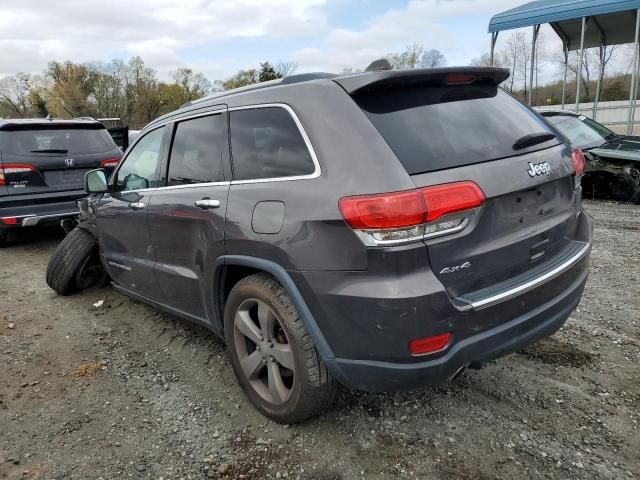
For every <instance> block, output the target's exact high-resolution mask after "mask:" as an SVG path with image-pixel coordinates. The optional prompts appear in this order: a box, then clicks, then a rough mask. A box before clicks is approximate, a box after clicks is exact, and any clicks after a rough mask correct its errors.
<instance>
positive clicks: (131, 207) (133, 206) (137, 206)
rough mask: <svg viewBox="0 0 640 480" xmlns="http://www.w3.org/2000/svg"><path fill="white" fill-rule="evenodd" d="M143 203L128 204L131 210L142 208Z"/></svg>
mask: <svg viewBox="0 0 640 480" xmlns="http://www.w3.org/2000/svg"><path fill="white" fill-rule="evenodd" d="M144 206H145V205H144V203H142V202H132V203H130V204H129V208H130V209H131V210H142V209H143V208H144Z"/></svg>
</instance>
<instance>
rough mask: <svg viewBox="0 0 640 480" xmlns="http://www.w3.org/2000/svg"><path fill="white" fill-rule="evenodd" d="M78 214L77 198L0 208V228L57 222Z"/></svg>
mask: <svg viewBox="0 0 640 480" xmlns="http://www.w3.org/2000/svg"><path fill="white" fill-rule="evenodd" d="M79 214H80V211H79V208H78V204H77V200H69V201H64V202H56V203H39V204H35V205H24V206H17V207H7V208H0V230H11V229H16V228H22V227H33V226H36V225H42V224H46V223H57V222H58V221H60V220H64V219H66V218H74V217H77V216H78V215H79Z"/></svg>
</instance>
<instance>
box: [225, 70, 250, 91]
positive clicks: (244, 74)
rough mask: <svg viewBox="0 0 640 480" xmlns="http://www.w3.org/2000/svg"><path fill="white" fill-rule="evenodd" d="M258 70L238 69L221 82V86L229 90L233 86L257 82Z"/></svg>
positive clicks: (237, 86)
mask: <svg viewBox="0 0 640 480" xmlns="http://www.w3.org/2000/svg"><path fill="white" fill-rule="evenodd" d="M258 80H259V77H258V71H257V70H256V69H253V68H252V69H250V70H240V71H239V72H238V73H236V74H235V75H234V76H233V77H231V78H229V79H227V80H225V81H224V82H222V87H223V88H224V89H225V90H231V89H233V88H239V87H244V86H247V85H251V84H254V83H258Z"/></svg>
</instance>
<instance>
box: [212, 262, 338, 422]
mask: <svg viewBox="0 0 640 480" xmlns="http://www.w3.org/2000/svg"><path fill="white" fill-rule="evenodd" d="M224 329H225V340H226V344H227V351H228V352H229V357H230V358H231V364H232V366H233V370H234V372H235V374H236V377H237V378H238V381H239V382H240V385H241V386H242V389H243V390H244V392H245V394H246V395H247V397H249V400H250V401H251V403H252V404H253V405H254V406H255V407H256V409H257V410H258V411H260V412H261V413H262V414H264V415H266V416H267V417H269V418H271V419H273V420H275V421H276V422H279V423H287V424H291V423H298V422H301V421H303V420H306V419H308V418H310V417H313V416H315V415H317V414H319V413H320V412H322V411H323V410H325V409H327V408H328V407H329V406H331V405H332V404H333V403H334V402H335V400H336V398H337V395H338V388H339V386H338V384H337V382H336V381H335V380H334V379H333V377H332V376H331V374H330V373H329V371H328V370H327V367H326V365H325V364H324V362H323V361H322V360H321V359H320V355H319V354H318V351H317V350H316V348H315V346H314V345H313V342H312V341H311V338H310V337H309V334H308V333H307V332H306V330H305V328H304V325H303V322H302V319H301V318H300V315H299V314H298V312H297V310H296V308H295V306H294V305H293V303H292V302H291V299H290V298H289V296H288V295H287V293H286V292H285V290H284V288H282V286H281V285H280V284H279V283H278V282H277V281H276V280H275V279H273V278H272V277H270V276H269V275H266V274H263V273H261V274H256V275H251V276H249V277H246V278H244V279H242V280H240V281H239V282H238V283H237V284H236V285H235V286H234V287H233V289H232V290H231V292H230V293H229V297H228V298H227V302H226V306H225V315H224Z"/></svg>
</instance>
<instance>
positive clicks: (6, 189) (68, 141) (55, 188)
mask: <svg viewBox="0 0 640 480" xmlns="http://www.w3.org/2000/svg"><path fill="white" fill-rule="evenodd" d="M121 155H122V152H121V151H120V150H119V149H118V147H117V146H116V144H115V143H114V142H113V139H112V138H111V136H110V135H109V133H108V132H107V130H106V129H105V127H104V126H103V125H102V124H101V123H100V122H96V121H95V120H48V119H42V118H40V119H18V120H0V246H4V245H5V244H6V241H7V234H8V232H9V231H10V230H12V229H16V228H21V227H28V226H34V225H40V224H42V223H46V222H58V221H60V220H62V219H65V218H73V217H77V216H78V205H77V200H78V199H79V198H82V197H84V196H86V193H85V192H84V189H83V179H84V174H85V173H86V172H88V171H89V170H92V169H95V168H98V167H103V168H105V169H106V170H107V171H109V170H113V168H114V167H115V166H116V165H117V164H118V162H119V161H120V157H121Z"/></svg>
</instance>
